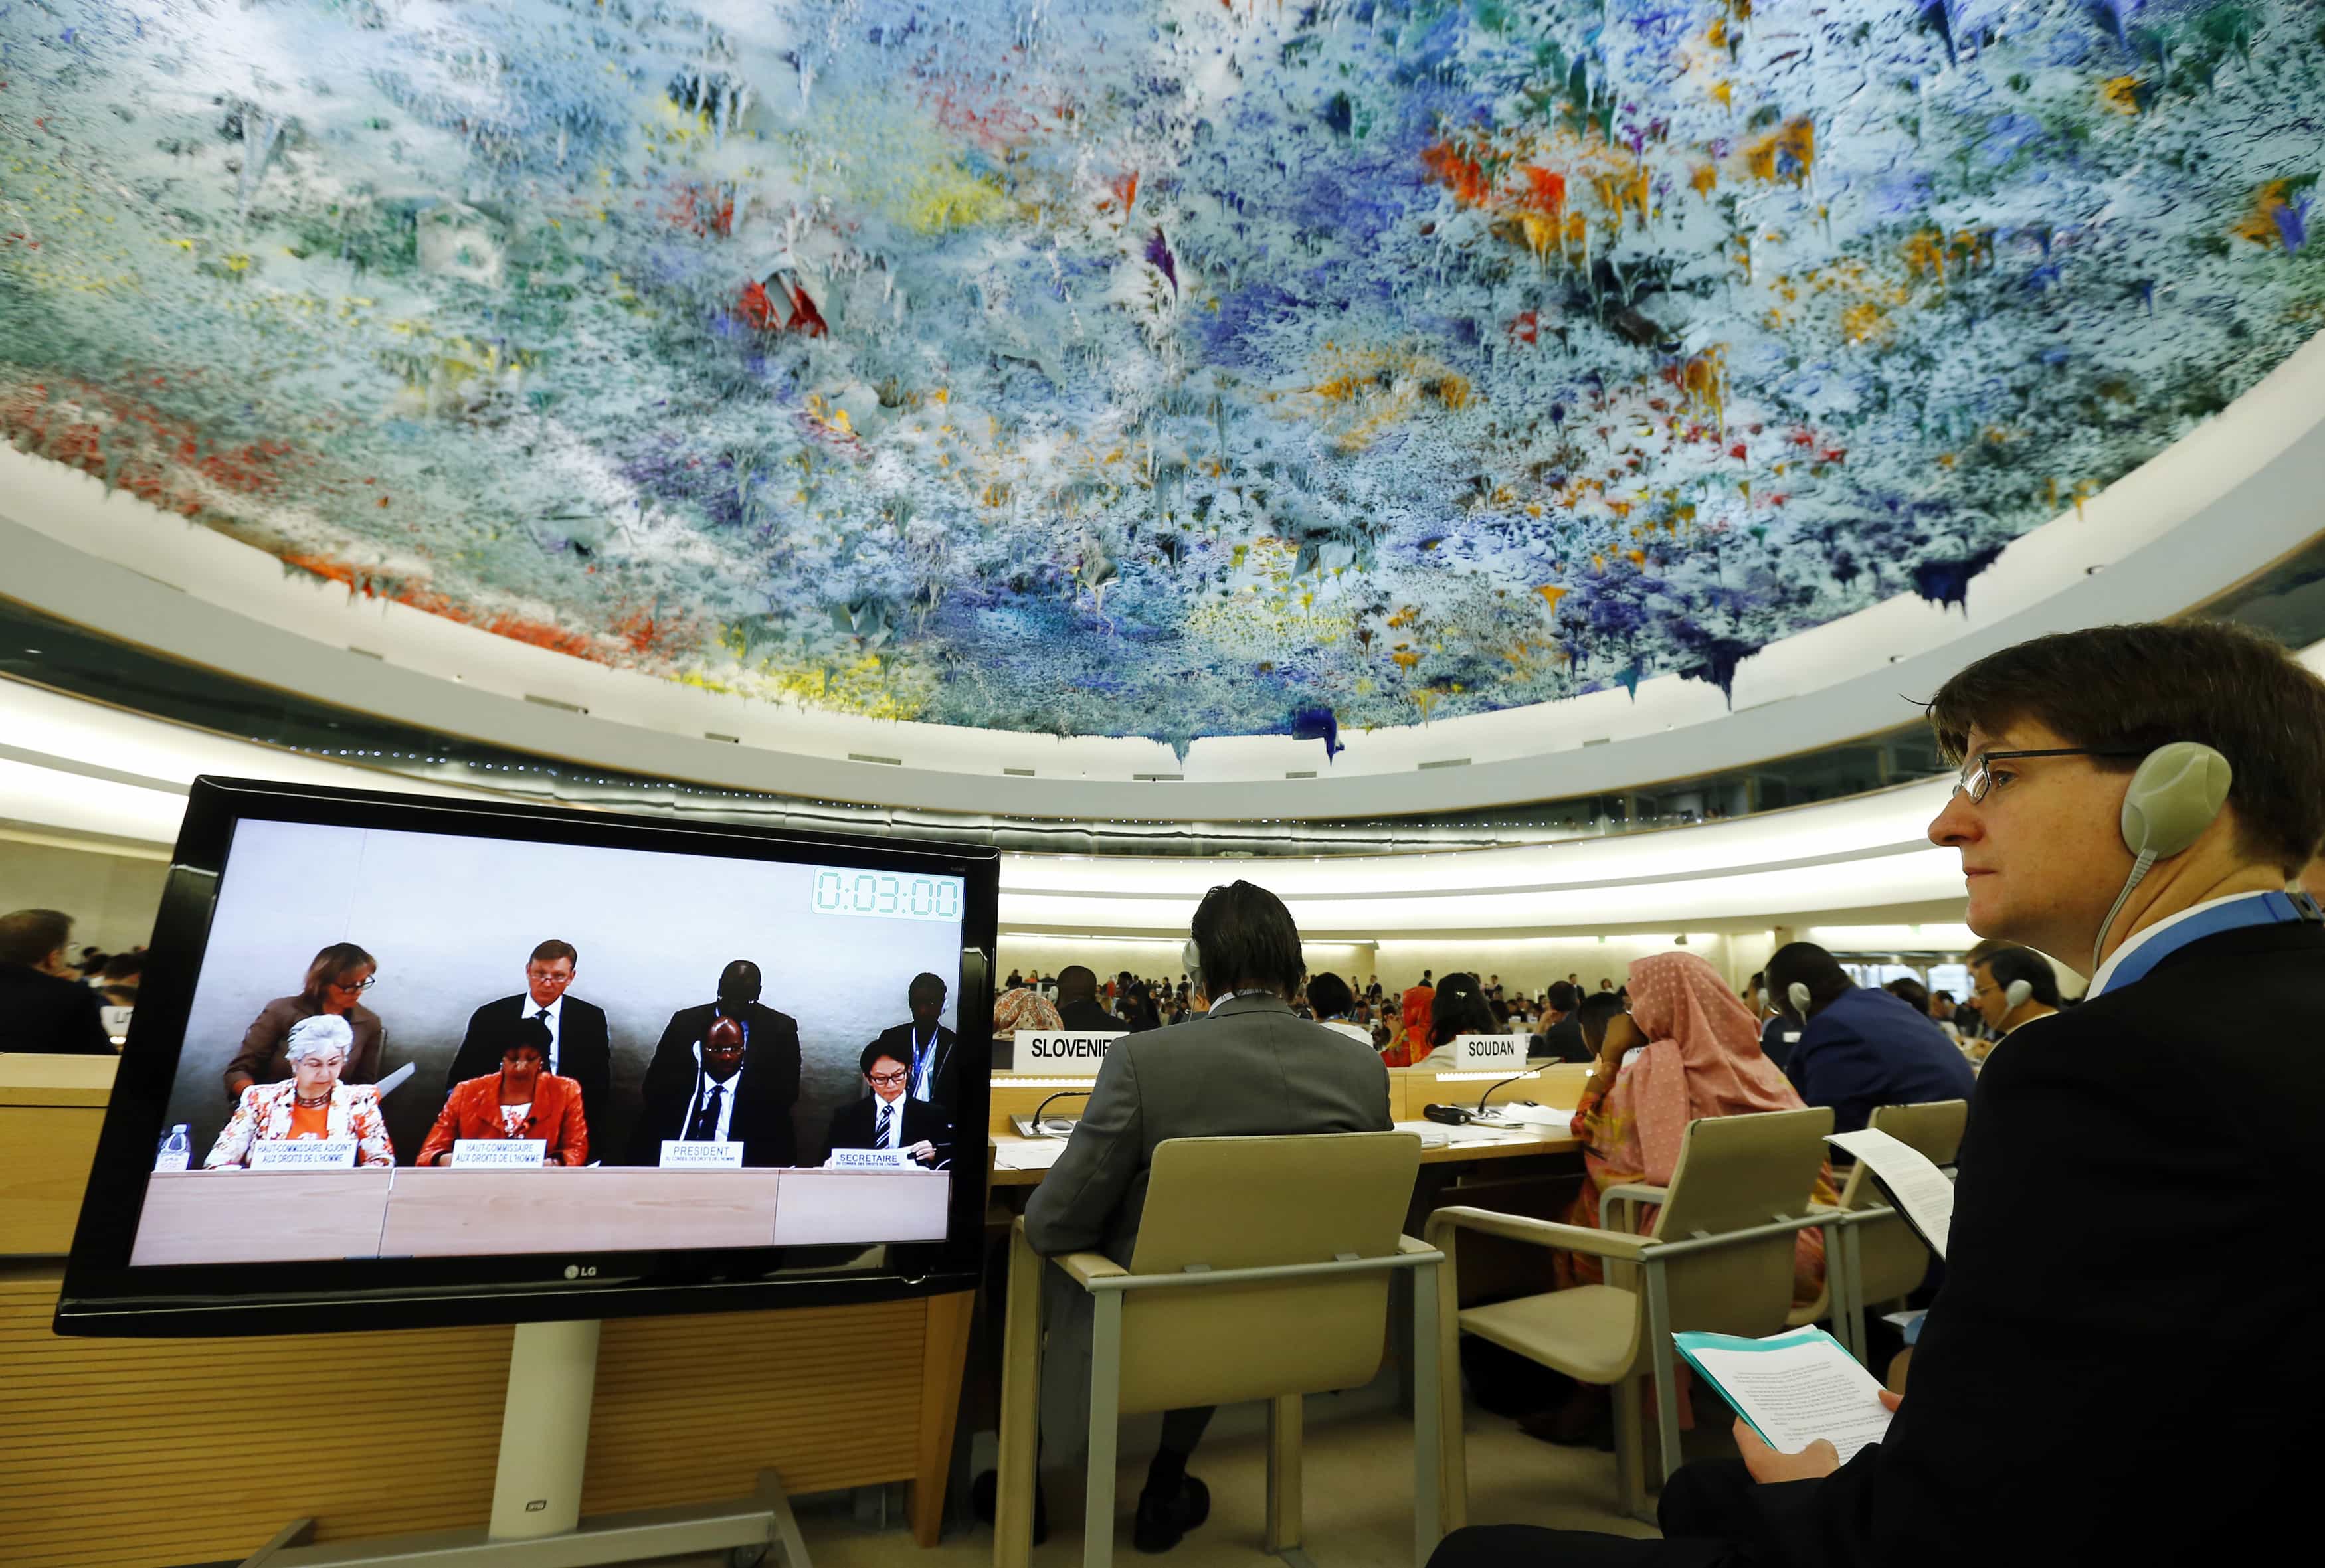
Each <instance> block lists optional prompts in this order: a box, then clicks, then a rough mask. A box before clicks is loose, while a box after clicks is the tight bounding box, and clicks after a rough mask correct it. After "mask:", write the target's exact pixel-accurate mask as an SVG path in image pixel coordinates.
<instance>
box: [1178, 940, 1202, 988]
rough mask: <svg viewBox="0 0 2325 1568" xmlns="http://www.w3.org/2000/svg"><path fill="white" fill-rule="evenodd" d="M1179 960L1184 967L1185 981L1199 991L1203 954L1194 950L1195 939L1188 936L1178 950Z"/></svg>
mask: <svg viewBox="0 0 2325 1568" xmlns="http://www.w3.org/2000/svg"><path fill="white" fill-rule="evenodd" d="M1179 962H1180V963H1181V964H1182V965H1184V966H1185V968H1186V971H1187V983H1188V984H1189V985H1190V986H1192V987H1194V988H1195V989H1196V990H1197V991H1201V990H1202V989H1203V955H1202V954H1201V953H1200V952H1198V951H1197V950H1196V947H1195V939H1194V938H1193V937H1192V936H1190V937H1188V938H1187V945H1186V946H1184V947H1182V948H1181V949H1180V950H1179ZM1205 994H1207V995H1208V994H1209V993H1208V992H1206V993H1205Z"/></svg>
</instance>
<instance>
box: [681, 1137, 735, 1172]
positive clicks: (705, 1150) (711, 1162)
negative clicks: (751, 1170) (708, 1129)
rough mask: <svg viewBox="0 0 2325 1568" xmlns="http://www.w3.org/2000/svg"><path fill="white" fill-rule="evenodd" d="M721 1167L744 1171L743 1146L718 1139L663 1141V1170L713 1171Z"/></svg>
mask: <svg viewBox="0 0 2325 1568" xmlns="http://www.w3.org/2000/svg"><path fill="white" fill-rule="evenodd" d="M721 1166H725V1167H730V1168H732V1169H735V1170H740V1169H742V1168H743V1146H742V1145H741V1144H739V1143H734V1142H729V1141H727V1140H726V1139H716V1138H699V1139H691V1140H690V1139H679V1138H665V1139H662V1169H664V1170H711V1169H715V1168H717V1167H721Z"/></svg>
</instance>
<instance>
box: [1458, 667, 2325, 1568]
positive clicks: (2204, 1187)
mask: <svg viewBox="0 0 2325 1568" xmlns="http://www.w3.org/2000/svg"><path fill="white" fill-rule="evenodd" d="M1931 719H1932V723H1933V727H1934V728H1935V730H1936V732H1937V735H1938V739H1939V742H1940V744H1941V747H1942V748H1943V749H1944V751H1945V752H1946V753H1947V754H1948V755H1949V756H1950V757H1958V758H1960V759H1962V761H1963V762H1964V766H1963V769H1962V774H1961V779H1960V782H1959V788H1958V789H1957V790H1956V792H1955V794H1954V796H1953V798H1951V799H1950V801H1949V802H1948V803H1947V805H1946V807H1945V808H1944V809H1943V810H1942V811H1941V812H1940V813H1939V815H1938V816H1937V818H1936V820H1935V821H1933V822H1932V823H1931V826H1930V838H1931V842H1933V843H1935V844H1940V845H1941V846H1944V847H1949V848H1954V849H1958V850H1959V851H1960V853H1961V860H1962V865H1963V868H1964V871H1965V872H1966V873H1968V874H1967V875H1966V877H1965V881H1966V884H1967V888H1968V924H1969V927H1970V928H1971V929H1972V930H1974V931H1977V932H1979V933H1981V934H1983V935H1985V936H1988V937H1990V938H1995V939H2000V940H2006V941H2009V942H2012V943H2015V944H2021V945H2025V946H2028V947H2031V948H2033V949H2035V950H2037V951H2038V952H2041V953H2058V954H2063V955H2070V956H2071V957H2072V958H2073V959H2074V961H2076V962H2078V963H2080V962H2082V961H2083V959H2084V958H2085V956H2086V955H2088V956H2089V959H2090V962H2091V964H2092V965H2093V968H2094V971H2095V973H2093V974H2092V976H2091V984H2090V991H2089V995H2088V996H2087V997H2086V999H2085V1000H2084V1001H2083V1002H2082V1003H2081V1005H2080V1006H2079V1007H2076V1008H2075V1009H2073V1010H2071V1011H2068V1012H2064V1013H2062V1014H2061V1015H2060V1016H2059V1017H2057V1018H2055V1019H2050V1020H2048V1021H2046V1022H2044V1023H2043V1024H2042V1029H2041V1031H2040V1033H2039V1035H2038V1036H2037V1037H2036V1038H2035V1039H2033V1041H2030V1042H2029V1043H2027V1044H2024V1045H2022V1046H2019V1047H2014V1048H2012V1049H2009V1050H2005V1051H1998V1052H1996V1053H1995V1055H1994V1056H1993V1058H1992V1060H1991V1061H1990V1062H1989V1063H1988V1064H1987V1068H1986V1071H1985V1072H1984V1073H1983V1074H1982V1075H1980V1076H1979V1079H1978V1093H1977V1096H1976V1098H1975V1100H1974V1101H1973V1102H1972V1105H1971V1110H1970V1117H1969V1125H1968V1131H1967V1133H1966V1135H1965V1137H1964V1139H1963V1142H1962V1146H1961V1153H1960V1160H1959V1165H1960V1172H1961V1174H1960V1178H1959V1181H1958V1182H1957V1183H1956V1184H1955V1188H1954V1209H1953V1222H1952V1226H1951V1230H1950V1246H1949V1248H1948V1250H1947V1261H1946V1271H1947V1274H1946V1282H1945V1286H1944V1287H1943V1288H1942V1289H1941V1291H1940V1292H1939V1293H1938V1296H1937V1298H1936V1300H1935V1301H1934V1302H1933V1303H1932V1304H1931V1306H1930V1309H1929V1313H1928V1315H1927V1316H1926V1317H1925V1318H1924V1319H1923V1320H1922V1333H1921V1337H1920V1340H1919V1342H1918V1343H1917V1344H1916V1345H1915V1347H1914V1353H1913V1380H1912V1383H1911V1386H1910V1388H1908V1390H1907V1392H1906V1394H1905V1396H1904V1399H1903V1401H1902V1402H1901V1403H1896V1404H1895V1405H1894V1408H1895V1411H1896V1415H1895V1418H1894V1420H1893V1421H1892V1422H1891V1423H1890V1425H1889V1429H1888V1432H1887V1434H1886V1436H1885V1438H1884V1439H1883V1441H1881V1442H1879V1443H1873V1444H1870V1445H1868V1446H1866V1447H1865V1448H1863V1449H1861V1450H1859V1451H1858V1452H1857V1453H1856V1454H1855V1455H1854V1456H1853V1457H1852V1458H1851V1459H1850V1460H1849V1461H1848V1463H1846V1464H1842V1463H1840V1462H1839V1455H1838V1454H1837V1453H1835V1452H1834V1449H1833V1446H1832V1444H1831V1443H1826V1442H1818V1443H1811V1445H1810V1446H1809V1447H1808V1448H1806V1449H1804V1450H1802V1451H1801V1452H1798V1453H1778V1452H1775V1451H1774V1450H1773V1449H1771V1448H1770V1447H1769V1446H1768V1445H1767V1444H1766V1443H1763V1442H1761V1441H1760V1440H1759V1438H1758V1437H1757V1435H1756V1434H1755V1433H1754V1432H1753V1431H1752V1429H1751V1428H1750V1427H1749V1426H1748V1425H1744V1424H1742V1423H1740V1422H1739V1423H1738V1424H1737V1428H1736V1433H1735V1436H1736V1441H1737V1446H1738V1447H1739V1448H1740V1449H1741V1450H1742V1451H1743V1458H1742V1459H1741V1460H1740V1461H1737V1460H1727V1461H1721V1460H1699V1461H1697V1462H1693V1463H1690V1464H1688V1465H1686V1466H1684V1467H1683V1468H1681V1470H1680V1471H1678V1472H1676V1473H1675V1474H1674V1475H1672V1477H1671V1479H1670V1480H1669V1481H1668V1482H1667V1483H1666V1485H1665V1487H1664V1490H1663V1505H1662V1508H1663V1526H1664V1539H1663V1540H1662V1541H1660V1542H1650V1541H1637V1540H1629V1539H1623V1540H1607V1539H1601V1538H1598V1537H1593V1536H1579V1535H1572V1534H1562V1533H1555V1532H1549V1531H1541V1530H1533V1529H1524V1528H1519V1527H1515V1526H1503V1527H1499V1528H1492V1529H1486V1530H1479V1531H1464V1532H1461V1533H1459V1534H1457V1535H1455V1536H1450V1537H1448V1538H1447V1540H1446V1541H1445V1542H1444V1543H1443V1545H1440V1548H1439V1550H1438V1552H1437V1554H1436V1556H1435V1557H1434V1558H1432V1559H1431V1562H1432V1563H1433V1564H1434V1565H1435V1568H1473V1565H1475V1568H1501V1565H1505V1564H1507V1565H1511V1568H1516V1565H1520V1564H1534V1563H1630V1564H1651V1563H1653V1564H1663V1563H1669V1564H1681V1563H1750V1564H1755V1565H1756V1568H1793V1565H1798V1568H1810V1565H1816V1568H1828V1565H1829V1568H1875V1565H1879V1568H1924V1565H1928V1568H1941V1565H1943V1568H1955V1565H1959V1564H1974V1563H2044V1564H2051V1563H2059V1564H2065V1563H2076V1564H2082V1563H2089V1564H2095V1565H2096V1564H2104V1565H2113V1564H2127V1563H2210V1562H2244V1561H2255V1562H2274V1561H2278V1560H2287V1561H2290V1560H2295V1559H2297V1558H2298V1556H2299V1554H2300V1552H2301V1550H2302V1549H2301V1548H2299V1547H2298V1546H2297V1545H2289V1543H2297V1542H2299V1541H2301V1540H2303V1539H2306V1538H2308V1536H2309V1533H2310V1531H2309V1524H2310V1521H2309V1502H2308V1495H2307V1492H2306V1490H2305V1488H2304V1486H2303V1484H2302V1483H2303V1481H2304V1480H2305V1479H2306V1476H2307V1472H2308V1471H2309V1469H2310V1468H2311V1463H2310V1457H2309V1456H2310V1455H2311V1453H2312V1452H2313V1450H2312V1448H2311V1444H2312V1443H2313V1442H2314V1441H2315V1425H2316V1418H2315V1416H2314V1414H2313V1413H2314V1411H2315V1410H2316V1408H2317V1407H2318V1405H2319V1402H2320V1398H2325V1359H2320V1356H2319V1355H2318V1354H2317V1351H2316V1346H2317V1331H2318V1328H2319V1321H2318V1320H2319V1313H2318V1306H2317V1290H2316V1287H2315V1286H2314V1284H2313V1283H2311V1282H2312V1281H2313V1280H2315V1279H2316V1278H2318V1277H2320V1276H2325V1231H2320V1229H2319V1227H2318V1226H2317V1224H2316V1223H2315V1219H2314V1215H2313V1213H2312V1211H2311V1204H2312V1198H2313V1194H2314V1193H2315V1190H2316V1178H2317V1173H2318V1161H2317V1154H2316V1151H2317V1148H2318V1138H2317V1128H2316V1107H2317V1106H2318V1105H2319V1104H2320V1103H2325V1053H2320V1052H2319V1051H2318V1050H2316V1049H2313V1048H2311V1042H2314V1041H2316V1040H2317V1039H2319V1038H2325V989H2320V986H2319V984H2318V976H2319V975H2320V973H2325V925H2320V922H2319V921H2318V919H2317V918H2316V912H2315V909H2314V906H2313V905H2310V904H2308V903H2306V902H2305V901H2302V900H2295V899H2292V898H2290V897H2288V896H2287V893H2286V891H2285V890H2286V888H2287V886H2288V884H2289V883H2290V882H2291V881H2293V878H2295V877H2296V876H2298V875H2300V874H2301V872H2302V868H2303V867H2304V866H2305V865H2306V864H2307V863H2308V862H2309V861H2310V860H2311V857H2312V856H2313V855H2314V854H2315V853H2316V852H2317V848H2318V844H2319V842H2320V837H2325V682H2320V680H2319V678H2317V677H2316V676H2315V675H2312V674H2311V673H2310V671H2309V670H2307V669H2304V668H2303V667H2302V665H2301V664H2300V663H2299V662H2298V661H2297V660H2296V659H2293V657H2292V656H2291V655H2290V654H2288V653H2287V652H2286V651H2285V650H2283V648H2282V647H2281V646H2279V645H2277V644H2275V643H2274V642H2272V641H2268V640H2267V639H2265V638H2264V637H2261V636H2259V635H2257V634H2256V633H2253V632H2246V631H2244V630H2242V629H2240V628H2238V627H2235V626H2232V625H2228V624H2225V623H2217V622H2199V621H2180V622H2170V623H2154V624H2142V625H2126V626H2103V627H2097V628H2093V629H2090V630H2088V631H2080V632H2063V633H2059V634H2056V635H2052V636H2048V637H2042V638H2037V639H2035V640H2034V641H2031V642H2025V643H2022V644H2019V645H2018V646H2016V647H2013V648H2008V649H2005V650H2002V651H2000V652H1998V653H1994V654H1990V655H1988V656H1987V657H1986V658H1984V659H1979V660H1978V662H1977V663H1975V664H1973V665H1971V666H1970V667H1969V668H1968V669H1965V670H1963V671H1962V672H1961V673H1960V674H1959V675H1957V676H1955V677H1954V678H1952V679H1951V680H1950V681H1948V682H1947V683H1946V684H1945V686H1944V687H1942V688H1941V689H1940V691H1939V692H1938V695H1937V696H1936V698H1935V699H1934V700H1933V701H1932V703H1931ZM2175 742H2185V743H2191V744H2194V745H2200V746H2203V747H2206V748H2209V749H2210V750H2211V751H2212V752H2216V753H2217V754H2218V756H2220V757H2222V758H2224V759H2225V760H2226V761H2227V762H2228V766H2229V769H2230V770H2232V772H2231V773H2230V774H2229V775H2228V778H2227V779H2226V782H2227V798H2226V802H2225V804H2224V805H2223V806H2222V807H2221V808H2220V809H2219V810H2218V811H2217V812H2216V813H2213V814H2212V815H2211V816H2209V822H2208V823H2207V824H2206V826H2203V827H2202V829H2201V831H2200V832H2199V833H2197V835H2196V836H2195V838H2194V841H2193V842H2192V843H2191V844H2186V845H2185V846H2184V847H2181V848H2179V849H2177V850H2176V851H2175V852H2174V853H2170V854H2162V855H2156V856H2154V859H2153V862H2152V864H2143V863H2142V862H2141V861H2140V860H2138V859H2135V855H2134V852H2133V849H2132V847H2131V846H2130V845H2128V844H2126V840H2125V834H2124V826H2123V824H2124V809H2123V808H2124V804H2125V800H2126V797H2127V795H2128V794H2129V792H2130V787H2131V784H2132V781H2133V779H2134V777H2135V774H2136V773H2137V772H2138V770H2140V768H2141V766H2142V763H2143V761H2144V760H2145V759H2149V758H2152V757H2154V753H2155V752H2157V751H2158V750H2160V749H2161V748H2163V747H2164V746H2167V745H2171V744H2172V743H2175ZM2183 761H2184V762H2185V763H2187V764H2189V765H2194V766H2200V765H2201V763H2202V759H2201V758H2200V757H2198V758H2195V759H2182V758H2175V757H2173V756H2172V755H2171V754H2169V753H2167V754H2166V755H2165V756H2164V757H2163V759H2162V760H2161V761H2160V762H2159V763H2157V764H2156V765H2154V766H2151V768H2150V769H2149V771H2148V773H2147V775H2146V777H2145V780H2144V782H2154V780H2155V779H2157V777H2158V774H2159V772H2160V773H2161V775H2162V777H2163V780H2164V785H2163V787H2164V788H2165V789H2168V788H2169V780H2170V779H2171V778H2172V774H2173V764H2174V763H2175V762H2183ZM2203 771H2204V772H2211V771H2212V770H2210V769H2209V768H2206V769H2204V770H2203ZM2187 776H2188V775H2187V774H2184V773H2183V774H2181V777H2187ZM2196 777H2197V778H2198V779H2199V781H2200V782H2202V781H2203V779H2202V775H2201V774H2200V773H2199V774H2197V775H2196ZM2214 777H2215V779H2217V778H2218V775H2217V774H2215V776H2214ZM2208 803H2209V801H2208V799H2207V798H2205V797H2203V796H2201V795H2198V796H2197V797H2196V800H2195V806H2194V808H2193V810H2192V811H2191V812H2189V813H2188V814H2187V815H2189V816H2193V817H2194V819H2195V820H2196V821H2199V822H2203V821H2205V817H2204V816H2203V809H2202V808H2203V807H2204V806H2205V805H2206V804H2208ZM2191 1073H2192V1074H2195V1075H2197V1081H2198V1089H2199V1092H2200V1095H2201V1098H2202V1102H2203V1104H2204V1105H2206V1106H2207V1107H2211V1108H2216V1109H2218V1110H2219V1111H2222V1112H2223V1113H2232V1114H2233V1117H2234V1123H2235V1145H2234V1146H2235V1150H2236V1154H2237V1158H2236V1161H2235V1163H2234V1165H2233V1167H2226V1168H2224V1167H2223V1166H2222V1164H2221V1162H2220V1160H2219V1159H2218V1158H2217V1154H2218V1150H2217V1148H2202V1147H2200V1146H2199V1142H2198V1141H2191V1139H2187V1138H2185V1137H2180V1136H2175V1135H2174V1134H2173V1133H2172V1131H2170V1130H2168V1129H2167V1130H2163V1131H2159V1130H2158V1124H2157V1123H2158V1117H2159V1115H2161V1114H2162V1113H2163V1111H2164V1110H2165V1109H2168V1108H2170V1107H2173V1106H2184V1105H2186V1104H2188V1103H2189V1096H2190V1091H2191ZM2189 1256H2201V1257H2204V1258H2209V1259H2265V1260H2266V1263H2265V1266H2263V1267H2256V1268H2236V1267H2221V1268H2210V1267H2197V1268H2181V1267H2172V1265H2171V1262H2170V1260H2171V1259H2175V1258H2183V1257H2189ZM2304 1259H2305V1261H2304ZM2256 1354H2258V1355H2260V1356H2261V1357H2262V1358H2263V1359H2262V1360H2259V1361H2256V1360H2255V1356H2256ZM2167 1369H2168V1372H2167V1371H2166V1370H2167ZM1885 1402H1886V1401H1885ZM2163 1477H2169V1478H2170V1480H2171V1485H2170V1488H2169V1490H2168V1493H2167V1492H2166V1490H2164V1489H2163V1488H2162V1487H2161V1486H2160V1485H2159V1478H2163ZM2191 1498H2200V1499H2205V1501H2204V1505H2203V1506H2201V1507H2191V1506H2190V1505H2189V1503H2188V1501H2187V1499H2191Z"/></svg>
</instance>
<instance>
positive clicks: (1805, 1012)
mask: <svg viewBox="0 0 2325 1568" xmlns="http://www.w3.org/2000/svg"><path fill="white" fill-rule="evenodd" d="M1784 1000H1785V1001H1789V1002H1791V1003H1792V1016H1793V1017H1794V1018H1797V1019H1800V1020H1801V1021H1802V1023H1806V1022H1807V1021H1808V1016H1809V988H1808V987H1807V986H1805V985H1803V984H1802V983H1801V982H1799V981H1797V980H1795V981H1794V982H1792V984H1790V985H1788V986H1786V987H1784Z"/></svg>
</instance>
